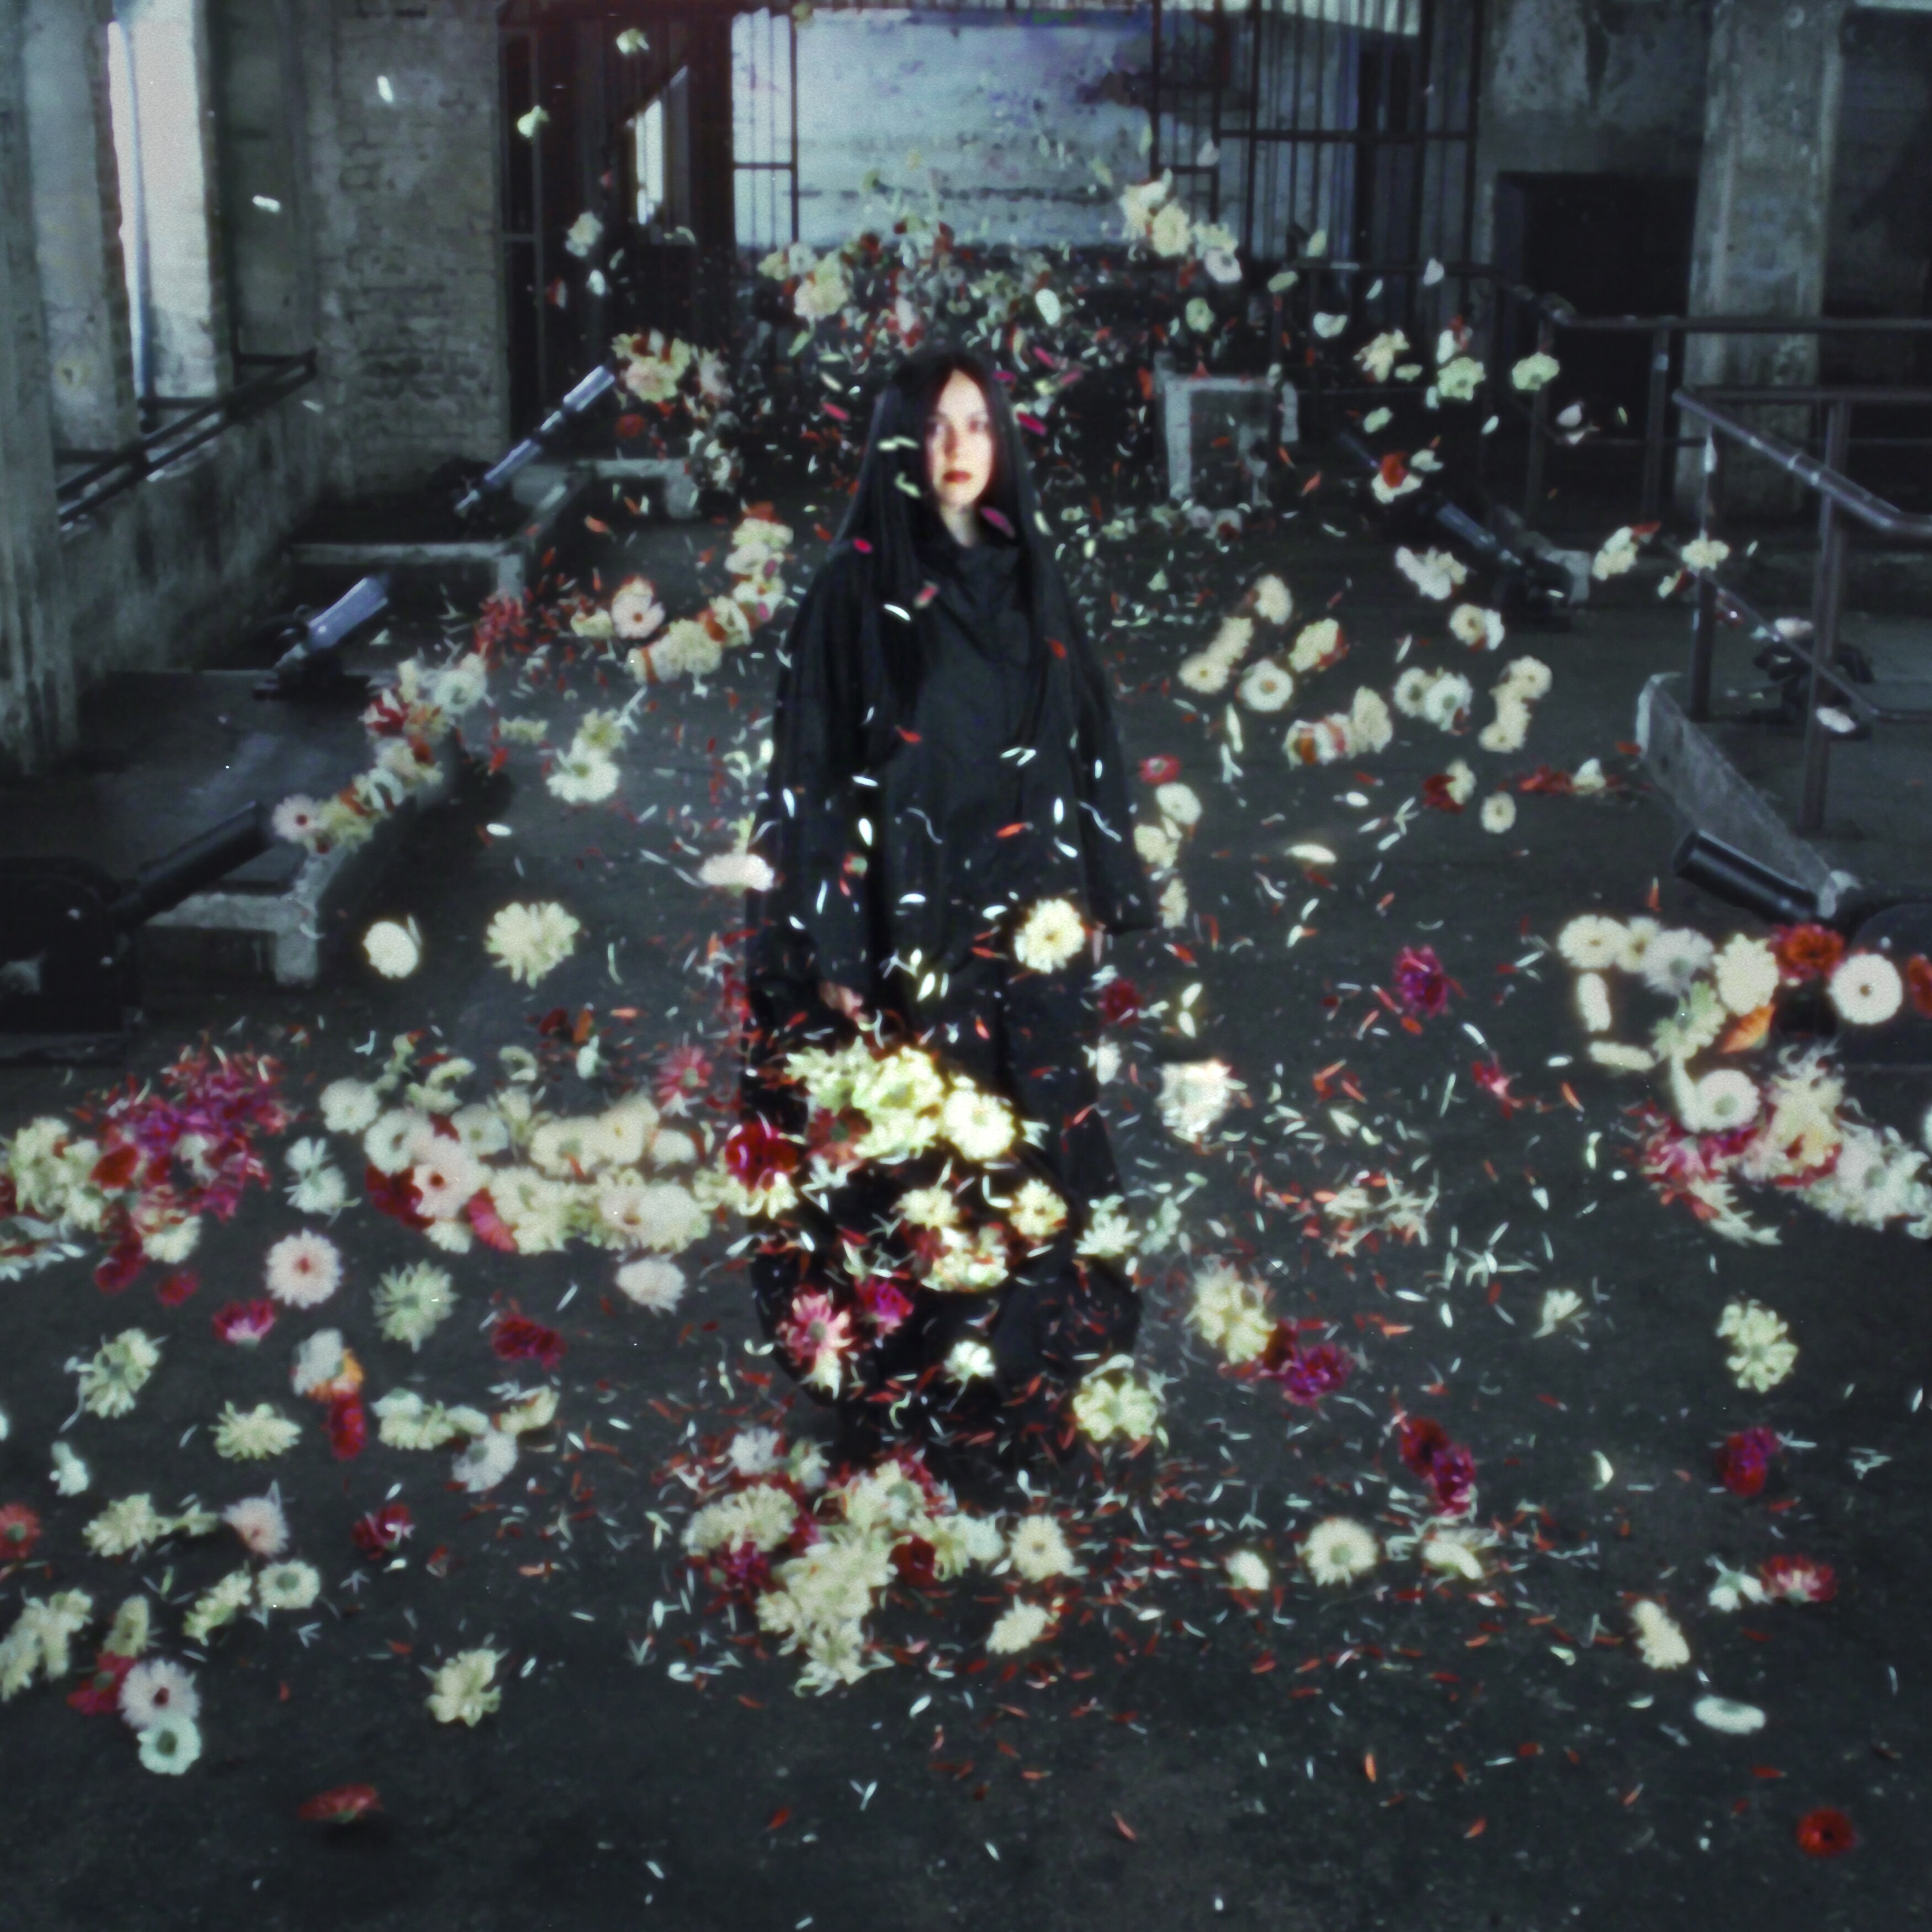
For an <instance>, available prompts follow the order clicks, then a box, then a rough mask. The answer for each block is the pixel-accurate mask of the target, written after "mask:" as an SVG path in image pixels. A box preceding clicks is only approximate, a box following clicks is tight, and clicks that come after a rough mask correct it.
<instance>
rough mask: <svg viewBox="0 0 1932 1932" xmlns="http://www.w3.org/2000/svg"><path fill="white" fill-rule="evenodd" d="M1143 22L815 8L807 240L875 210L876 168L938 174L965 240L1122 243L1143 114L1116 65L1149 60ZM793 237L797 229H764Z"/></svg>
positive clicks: (858, 223) (805, 178)
mask: <svg viewBox="0 0 1932 1932" xmlns="http://www.w3.org/2000/svg"><path fill="white" fill-rule="evenodd" d="M1148 49H1149V41H1148V14H1147V13H1146V12H1145V10H1141V11H1139V12H1125V11H1124V12H1121V13H1106V14H1082V15H1079V16H1078V17H1073V16H1070V17H1064V18H1063V19H1061V20H1034V21H1029V20H1026V19H1025V18H1022V17H1015V18H1012V19H1007V18H1003V17H1000V16H998V15H986V14H982V15H978V16H976V17H975V18H974V20H972V21H971V23H955V22H951V21H949V20H947V19H945V18H944V17H943V16H935V15H930V14H929V15H926V16H920V15H917V14H907V13H902V12H899V11H892V12H884V11H881V12H876V13H820V14H818V15H817V16H815V17H814V19H813V20H812V21H811V24H810V25H809V26H807V27H805V28H803V29H802V30H801V31H800V32H799V36H798V92H799V112H798V150H799V236H800V239H802V240H804V241H806V242H810V243H811V244H812V245H813V246H814V247H815V248H826V247H829V246H831V245H833V244H835V243H837V242H843V241H844V240H846V239H847V238H848V237H849V236H851V235H852V234H853V233H856V231H857V230H858V229H861V228H862V227H864V226H866V225H868V223H877V220H879V218H880V214H881V212H882V211H883V202H882V201H881V200H880V199H878V198H877V196H874V195H873V194H871V193H868V191H867V190H865V188H864V187H862V181H863V179H864V178H865V175H866V174H867V172H868V170H871V169H877V172H878V174H879V177H880V188H881V191H882V192H885V193H889V191H890V190H892V189H893V188H895V187H896V188H900V189H902V190H906V191H907V192H908V193H910V194H911V195H913V196H916V197H918V198H919V199H920V200H921V201H923V199H924V198H925V196H926V193H927V190H928V189H929V187H936V188H937V189H938V192H939V196H940V206H941V213H942V214H943V215H944V217H945V218H946V219H947V220H949V221H950V222H951V223H952V224H953V228H954V230H955V232H956V233H958V234H959V236H960V238H961V239H962V240H965V241H971V240H975V239H983V240H991V241H994V242H1009V241H1016V242H1020V243H1022V244H1030V245H1040V244H1045V243H1049V242H1076V243H1081V244H1090V245H1091V244H1094V243H1098V242H1117V241H1118V240H1119V239H1121V211H1120V208H1119V205H1118V195H1119V191H1120V190H1121V188H1123V187H1125V186H1127V184H1128V183H1129V182H1130V181H1136V180H1138V179H1139V178H1140V177H1141V175H1142V173H1143V172H1145V163H1144V161H1143V160H1142V152H1141V146H1140V142H1141V136H1142V130H1144V129H1145V127H1146V126H1147V115H1146V113H1145V110H1143V109H1141V108H1138V107H1130V106H1128V105H1126V104H1124V103H1123V101H1121V99H1119V98H1117V97H1118V95H1120V94H1121V92H1124V91H1125V90H1124V89H1123V87H1122V86H1121V82H1120V80H1118V78H1116V79H1115V80H1109V76H1110V75H1115V76H1118V75H1119V74H1121V73H1122V72H1123V71H1136V70H1140V69H1144V68H1145V67H1146V65H1147V63H1148ZM1043 143H1044V145H1043ZM911 151H916V153H917V154H918V155H919V160H920V165H919V166H910V165H909V164H908V155H909V153H910V152H911ZM1096 160H1100V161H1101V162H1103V163H1105V164H1106V166H1109V168H1110V169H1112V172H1113V175H1114V184H1113V186H1112V187H1106V186H1103V184H1101V182H1100V179H1099V178H1098V177H1097V175H1095V173H1094V168H1093V163H1094V161H1096ZM787 219H788V211H787ZM788 238H789V229H788V227H787V231H786V233H785V234H784V235H783V236H776V237H772V238H769V239H772V240H773V241H781V240H784V239H788ZM742 239H745V241H746V242H750V241H751V240H753V239H767V238H763V237H755V238H754V237H745V238H742Z"/></svg>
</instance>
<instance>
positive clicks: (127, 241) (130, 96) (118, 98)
mask: <svg viewBox="0 0 1932 1932" xmlns="http://www.w3.org/2000/svg"><path fill="white" fill-rule="evenodd" d="M107 107H108V113H109V115H110V117H111V118H112V119H113V124H114V166H115V172H116V174H117V175H118V176H119V178H120V184H121V269H122V271H123V272H124V274H125V275H126V277H127V322H128V326H129V329H130V331H131V332H132V333H133V338H134V393H135V395H137V396H145V395H149V394H151V392H152V390H153V389H154V384H153V383H151V381H150V380H149V379H148V338H149V330H148V249H147V237H146V233H145V229H146V225H147V224H146V223H145V221H144V220H142V195H141V136H140V130H139V124H138V123H137V122H136V119H135V108H134V70H133V59H132V57H131V56H130V54H129V52H128V50H127V28H125V27H124V26H123V25H122V24H121V22H119V21H118V20H112V21H110V22H109V23H108V27H107Z"/></svg>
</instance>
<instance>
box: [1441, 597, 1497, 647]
mask: <svg viewBox="0 0 1932 1932" xmlns="http://www.w3.org/2000/svg"><path fill="white" fill-rule="evenodd" d="M1449 629H1450V633H1451V635H1452V636H1454V637H1457V639H1459V640H1460V641H1461V642H1462V643H1466V644H1467V645H1468V646H1469V648H1470V649H1472V650H1483V651H1493V650H1494V649H1496V646H1498V645H1499V644H1500V643H1502V640H1503V620H1502V615H1501V613H1499V612H1497V611H1495V610H1485V609H1484V607H1482V605H1481V604H1457V606H1456V607H1455V609H1454V610H1451V612H1450V613H1449Z"/></svg>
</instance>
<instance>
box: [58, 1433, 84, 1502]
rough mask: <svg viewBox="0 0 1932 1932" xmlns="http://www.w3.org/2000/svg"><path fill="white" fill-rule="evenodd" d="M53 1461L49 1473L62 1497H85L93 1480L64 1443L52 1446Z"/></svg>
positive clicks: (78, 1458)
mask: <svg viewBox="0 0 1932 1932" xmlns="http://www.w3.org/2000/svg"><path fill="white" fill-rule="evenodd" d="M53 1459H54V1466H53V1469H52V1472H51V1473H52V1482H53V1486H54V1487H55V1490H57V1491H58V1493H60V1494H61V1495H62V1496H85V1495H86V1493H87V1489H88V1486H89V1484H91V1483H92V1481H93V1480H94V1478H93V1476H92V1473H91V1472H89V1469H88V1466H87V1465H86V1463H84V1462H83V1461H82V1460H81V1459H80V1457H78V1456H77V1455H76V1454H74V1451H73V1450H72V1449H71V1448H70V1447H69V1446H68V1445H67V1444H66V1443H65V1442H56V1443H55V1445H54V1446H53Z"/></svg>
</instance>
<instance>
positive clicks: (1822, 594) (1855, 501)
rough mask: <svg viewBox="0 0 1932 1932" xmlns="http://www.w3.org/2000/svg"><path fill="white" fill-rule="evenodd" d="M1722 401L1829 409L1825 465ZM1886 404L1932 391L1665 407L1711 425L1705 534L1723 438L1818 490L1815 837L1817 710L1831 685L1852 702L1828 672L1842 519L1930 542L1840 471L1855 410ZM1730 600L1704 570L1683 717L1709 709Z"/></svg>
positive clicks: (1931, 396)
mask: <svg viewBox="0 0 1932 1932" xmlns="http://www.w3.org/2000/svg"><path fill="white" fill-rule="evenodd" d="M1720 397H1722V398H1723V399H1724V400H1725V401H1754V402H1760V401H1766V400H1767V398H1776V399H1777V400H1778V401H1784V402H1811V403H1814V404H1824V405H1825V406H1826V410H1827V415H1826V428H1825V455H1824V460H1823V461H1822V462H1821V461H1820V460H1819V459H1818V458H1817V457H1814V456H1813V455H1811V453H1810V452H1808V451H1806V450H1802V449H1799V447H1798V446H1796V444H1795V443H1787V441H1785V440H1784V438H1783V437H1778V436H1773V435H1772V434H1769V432H1768V431H1764V430H1761V429H1754V428H1752V427H1751V425H1750V424H1748V423H1747V422H1742V421H1741V420H1740V419H1739V418H1738V417H1736V416H1733V414H1732V413H1730V411H1729V410H1725V409H1723V408H1721V407H1719V406H1718V398H1720ZM1881 397H1882V398H1885V399H1886V400H1890V401H1893V402H1894V403H1896V402H1899V401H1911V402H1918V403H1932V389H1921V390H1916V391H1913V390H1896V389H1894V390H1890V391H1885V392H1874V391H1871V390H1863V389H1811V390H1803V389H1793V390H1785V389H1769V390H1763V389H1744V390H1736V389H1733V390H1730V391H1718V390H1712V389H1706V390H1696V389H1679V390H1678V391H1677V392H1676V394H1675V395H1673V397H1672V398H1671V400H1672V401H1673V402H1674V403H1676V405H1677V407H1678V408H1679V410H1681V411H1682V412H1684V413H1686V414H1688V415H1690V416H1697V417H1700V418H1701V419H1703V421H1704V422H1705V423H1706V424H1707V425H1709V427H1708V428H1706V431H1705V438H1704V480H1703V502H1702V504H1701V506H1700V508H1701V516H1700V522H1701V523H1702V526H1703V528H1704V529H1706V530H1709V529H1710V528H1711V526H1712V523H1713V522H1714V520H1715V518H1716V516H1717V513H1718V504H1719V501H1720V498H1721V489H1722V485H1721V451H1722V450H1723V449H1724V441H1723V440H1721V439H1725V440H1729V441H1730V442H1733V443H1739V444H1742V446H1744V447H1745V449H1750V450H1753V451H1755V452H1757V455H1760V456H1762V457H1763V458H1765V459H1766V461H1767V462H1769V463H1774V464H1775V465H1776V466H1777V467H1778V468H1779V469H1782V470H1783V471H1784V472H1785V473H1786V474H1787V475H1790V476H1793V477H1796V478H1797V479H1798V481H1799V482H1801V483H1802V484H1805V487H1807V488H1808V489H1811V490H1816V491H1817V493H1818V561H1817V565H1816V566H1815V567H1814V571H1813V574H1812V580H1811V637H1810V638H1809V639H1808V640H1807V648H1806V649H1804V650H1803V651H1801V652H1798V653H1797V655H1799V656H1800V657H1802V658H1803V659H1804V660H1805V663H1806V664H1807V665H1808V667H1810V670H1811V676H1810V677H1809V678H1808V680H1807V681H1806V685H1805V769H1804V778H1803V782H1802V787H1801V789H1800V790H1799V801H1798V829H1799V831H1800V832H1815V831H1817V829H1819V828H1820V826H1822V825H1823V823H1824V821H1825V787H1826V776H1827V772H1828V769H1829V763H1830V752H1831V744H1832V741H1831V737H1830V736H1829V733H1827V731H1826V728H1825V726H1824V724H1823V721H1822V720H1821V718H1820V716H1819V715H1818V713H1819V704H1820V699H1821V698H1822V697H1823V696H1824V695H1825V694H1826V687H1827V686H1829V688H1830V689H1831V691H1832V693H1833V694H1844V695H1852V691H1851V687H1850V686H1849V684H1848V683H1847V682H1846V679H1845V678H1844V677H1843V675H1842V674H1841V673H1839V672H1838V671H1836V670H1835V669H1834V667H1833V660H1834V659H1835V657H1836V655H1837V653H1838V615H1839V611H1840V609H1841V605H1842V604H1843V598H1844V579H1845V541H1846V534H1847V525H1846V518H1847V517H1849V518H1851V519H1853V520H1855V521H1857V522H1858V523H1862V524H1864V526H1866V527H1867V529H1875V530H1879V531H1882V532H1883V533H1884V534H1885V535H1887V536H1891V537H1896V538H1903V539H1904V540H1905V541H1907V542H1911V543H1932V515H1924V514H1914V513H1913V512H1912V511H1906V510H1901V509H1900V508H1899V507H1898V506H1897V504H1895V503H1888V502H1885V499H1883V498H1882V497H1880V496H1874V495H1873V493H1872V492H1871V491H1870V490H1867V488H1865V487H1864V485H1863V484H1859V483H1854V482H1853V481H1852V479H1851V478H1849V476H1847V475H1845V473H1844V461H1845V452H1846V450H1847V449H1849V446H1850V443H1851V419H1852V409H1853V408H1854V407H1855V405H1856V404H1859V403H1861V402H1870V401H1876V400H1879V399H1880V398H1881ZM1737 601H1738V600H1736V598H1733V597H1732V596H1731V595H1730V594H1729V593H1728V592H1725V591H1724V590H1723V589H1721V586H1719V585H1718V583H1716V582H1715V580H1714V579H1713V578H1712V575H1711V574H1710V572H1709V571H1702V572H1700V574H1699V577H1698V585H1697V622H1696V625H1695V628H1694V631H1693V633H1692V637H1691V677H1690V690H1689V692H1688V697H1689V700H1690V701H1689V703H1688V706H1686V713H1687V715H1688V716H1689V717H1691V718H1694V719H1696V720H1698V721H1703V719H1705V718H1708V717H1709V715H1710V708H1711V660H1712V655H1713V654H1714V652H1715V647H1716V643H1717V624H1718V606H1719V604H1720V603H1724V604H1732V605H1733V606H1735V605H1736V603H1737ZM1858 709H1861V710H1862V711H1864V712H1866V713H1867V715H1873V714H1874V713H1875V712H1876V709H1877V707H1876V706H1872V705H1870V704H1869V703H1864V702H1862V701H1861V702H1858ZM1884 715H1887V716H1889V717H1891V718H1927V717H1932V712H1913V711H1906V710H1900V709H1891V710H1888V711H1887V712H1885V714H1884Z"/></svg>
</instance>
